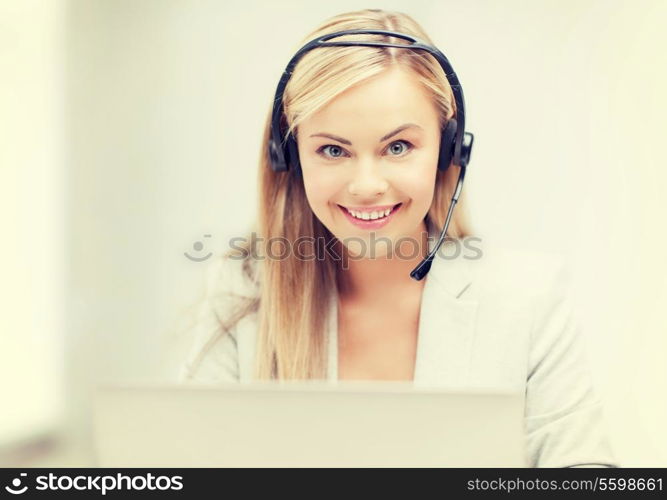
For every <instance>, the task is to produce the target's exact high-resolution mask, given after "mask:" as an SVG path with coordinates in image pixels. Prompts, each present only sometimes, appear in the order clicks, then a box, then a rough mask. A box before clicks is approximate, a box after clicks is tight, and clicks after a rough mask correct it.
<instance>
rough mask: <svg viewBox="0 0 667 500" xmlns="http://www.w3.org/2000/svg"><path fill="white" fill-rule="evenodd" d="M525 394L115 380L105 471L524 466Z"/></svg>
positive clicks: (107, 388) (103, 424) (98, 422)
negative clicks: (127, 381) (173, 468)
mask: <svg viewBox="0 0 667 500" xmlns="http://www.w3.org/2000/svg"><path fill="white" fill-rule="evenodd" d="M523 398H524V396H523V395H522V394H520V393H513V392H506V391H502V390H496V389H475V390H466V391H461V390H460V389H459V390H446V389H443V388H435V387H418V386H415V385H413V384H412V383H411V382H393V381H368V382H366V381H337V382H334V383H332V382H330V381H294V382H292V381H290V382H285V381H265V382H250V383H248V382H242V383H228V384H215V385H212V384H193V383H188V384H181V385H176V384H167V383H165V384H156V383H142V384H136V383H135V384H111V385H103V386H99V387H97V389H96V392H95V401H94V446H95V459H96V466H98V467H526V458H525V451H524V446H525V441H524V435H523V413H524V408H523V404H524V403H523Z"/></svg>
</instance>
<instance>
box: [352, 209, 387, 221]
mask: <svg viewBox="0 0 667 500" xmlns="http://www.w3.org/2000/svg"><path fill="white" fill-rule="evenodd" d="M392 210H393V209H392V208H388V209H386V210H384V211H380V212H378V211H373V212H357V211H356V210H350V209H349V208H348V209H347V211H348V213H349V214H350V215H352V216H353V217H354V218H356V219H362V220H375V219H381V218H382V217H386V216H388V215H389V214H390V213H391V211H392Z"/></svg>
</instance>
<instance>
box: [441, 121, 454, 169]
mask: <svg viewBox="0 0 667 500" xmlns="http://www.w3.org/2000/svg"><path fill="white" fill-rule="evenodd" d="M456 129H457V123H456V120H455V119H454V118H452V119H451V120H449V121H448V122H447V125H445V128H444V130H443V131H442V134H441V136H440V156H439V157H438V169H439V170H442V171H445V170H447V169H448V168H449V165H450V164H451V163H452V155H453V154H454V138H455V137H456Z"/></svg>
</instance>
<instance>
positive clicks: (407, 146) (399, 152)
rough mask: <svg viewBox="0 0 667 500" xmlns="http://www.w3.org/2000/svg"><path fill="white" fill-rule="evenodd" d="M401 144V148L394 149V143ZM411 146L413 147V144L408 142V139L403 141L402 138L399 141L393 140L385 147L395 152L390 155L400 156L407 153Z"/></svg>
mask: <svg viewBox="0 0 667 500" xmlns="http://www.w3.org/2000/svg"><path fill="white" fill-rule="evenodd" d="M401 144H403V145H404V147H403V148H398V149H396V148H395V147H394V146H396V145H401ZM413 147H414V146H413V145H412V144H410V143H409V142H408V141H403V140H401V141H394V142H392V143H391V144H390V145H389V147H388V148H387V149H388V150H389V151H391V152H392V153H395V154H394V155H392V156H401V155H403V154H405V153H407V152H408V151H410V150H411V149H412V148H413Z"/></svg>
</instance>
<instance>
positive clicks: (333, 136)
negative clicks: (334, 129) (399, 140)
mask: <svg viewBox="0 0 667 500" xmlns="http://www.w3.org/2000/svg"><path fill="white" fill-rule="evenodd" d="M412 127H416V128H418V129H421V128H422V127H420V126H419V125H417V124H416V123H405V124H403V125H401V126H400V127H398V128H396V129H394V130H392V131H391V132H389V133H388V134H387V135H385V136H384V137H382V138H381V139H380V140H379V141H378V142H383V141H386V140H387V139H391V138H392V137H394V136H395V135H396V134H398V133H400V132H403V131H404V130H405V129H406V128H412ZM310 137H327V138H329V139H333V140H334V141H338V142H340V143H343V144H347V145H348V146H352V143H351V142H350V141H348V140H347V139H343V138H342V137H338V136H337V135H333V134H327V133H324V132H322V133H319V134H312V135H311V136H310Z"/></svg>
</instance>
